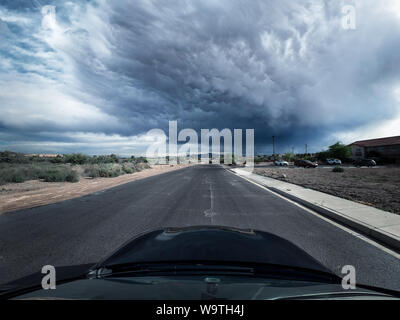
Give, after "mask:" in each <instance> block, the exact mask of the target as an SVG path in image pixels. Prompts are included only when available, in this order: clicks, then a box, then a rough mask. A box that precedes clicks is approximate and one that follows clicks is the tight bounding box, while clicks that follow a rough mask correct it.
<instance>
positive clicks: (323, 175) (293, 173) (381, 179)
mask: <svg viewBox="0 0 400 320" xmlns="http://www.w3.org/2000/svg"><path fill="white" fill-rule="evenodd" d="M255 173H257V174H260V175H264V176H266V177H270V178H274V179H279V180H282V181H286V182H289V183H293V184H297V185H301V186H303V187H306V188H310V189H314V190H317V191H321V192H325V193H329V194H331V195H334V196H337V197H341V198H345V199H348V200H352V201H357V202H359V203H363V204H366V205H370V206H373V207H376V208H378V209H382V210H385V211H389V212H393V213H396V214H400V168H399V167H387V168H344V172H332V169H331V168H317V169H304V168H279V167H271V168H256V169H255Z"/></svg>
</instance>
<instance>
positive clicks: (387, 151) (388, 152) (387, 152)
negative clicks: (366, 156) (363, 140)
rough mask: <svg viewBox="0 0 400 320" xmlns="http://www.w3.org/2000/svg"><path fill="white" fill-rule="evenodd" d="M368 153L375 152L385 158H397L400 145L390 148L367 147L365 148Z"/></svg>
mask: <svg viewBox="0 0 400 320" xmlns="http://www.w3.org/2000/svg"><path fill="white" fill-rule="evenodd" d="M366 151H367V153H368V152H377V153H379V154H380V155H382V156H387V157H398V156H400V145H391V146H381V147H368V148H366Z"/></svg>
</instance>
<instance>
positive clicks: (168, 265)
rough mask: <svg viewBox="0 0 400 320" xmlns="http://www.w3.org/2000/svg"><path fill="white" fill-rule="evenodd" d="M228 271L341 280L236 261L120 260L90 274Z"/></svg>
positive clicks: (319, 273) (313, 272)
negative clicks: (131, 261)
mask: <svg viewBox="0 0 400 320" xmlns="http://www.w3.org/2000/svg"><path fill="white" fill-rule="evenodd" d="M189 273H195V274H205V273H207V274H209V273H214V274H215V273H218V274H227V275H228V274H229V275H246V276H255V277H264V278H265V277H268V278H278V279H288V280H298V281H302V280H304V281H313V282H324V283H340V282H341V279H340V278H339V277H338V276H336V275H335V274H333V273H327V272H323V271H319V270H312V269H306V268H300V267H293V266H286V265H276V264H263V263H250V262H249V263H247V262H237V261H201V262H199V261H156V262H154V261H152V262H142V263H123V264H114V265H101V266H98V267H97V268H95V269H94V270H91V271H90V272H89V274H88V276H89V277H97V278H101V277H110V276H120V275H126V276H128V275H129V276H135V275H142V274H154V275H161V274H163V275H171V274H174V275H181V274H189Z"/></svg>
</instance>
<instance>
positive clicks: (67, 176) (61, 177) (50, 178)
mask: <svg viewBox="0 0 400 320" xmlns="http://www.w3.org/2000/svg"><path fill="white" fill-rule="evenodd" d="M42 177H43V178H42V179H44V181H45V182H65V181H66V182H78V181H79V177H78V174H77V173H76V171H74V170H72V169H70V168H66V167H59V168H55V169H50V170H47V171H45V172H44V173H43V174H42Z"/></svg>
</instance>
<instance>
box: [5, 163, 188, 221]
mask: <svg viewBox="0 0 400 320" xmlns="http://www.w3.org/2000/svg"><path fill="white" fill-rule="evenodd" d="M186 166H188V165H187V164H178V165H153V166H151V168H149V169H144V170H143V171H139V172H135V173H132V174H124V175H121V176H118V177H113V178H89V177H86V178H81V179H80V180H79V182H75V183H70V182H44V181H42V180H29V181H25V182H22V183H9V184H3V185H1V186H0V214H1V213H4V212H8V211H14V210H19V209H24V208H31V207H37V206H41V205H45V204H49V203H55V202H59V201H62V200H67V199H72V198H75V197H80V196H83V195H86V194H89V193H94V192H98V191H101V190H104V189H108V188H112V187H115V186H117V185H120V184H124V183H127V182H131V181H135V180H138V179H143V178H146V177H150V176H154V175H157V174H161V173H165V172H169V171H173V170H177V169H181V168H184V167H186Z"/></svg>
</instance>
